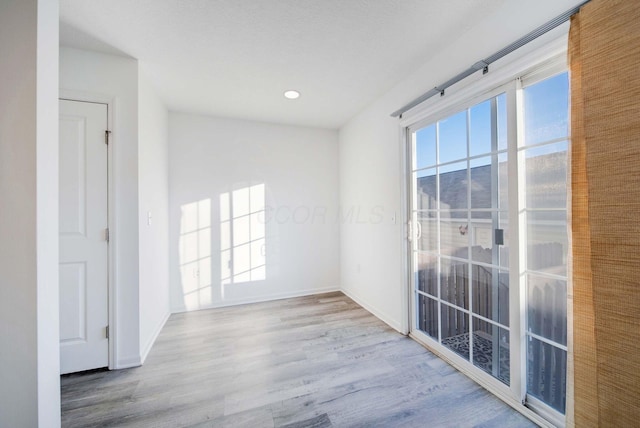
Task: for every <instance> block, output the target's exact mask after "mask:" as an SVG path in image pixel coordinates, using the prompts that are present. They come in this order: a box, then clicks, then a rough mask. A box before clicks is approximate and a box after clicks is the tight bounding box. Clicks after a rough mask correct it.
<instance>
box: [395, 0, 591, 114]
mask: <svg viewBox="0 0 640 428" xmlns="http://www.w3.org/2000/svg"><path fill="white" fill-rule="evenodd" d="M589 1H590V0H586V1H585V2H583V3H580V4H579V5H578V6H576V7H574V8H572V9H569V10H568V11H566V12H564V13H563V14H561V15H558V16H556V17H555V18H553V19H552V20H551V21H549V22H547V23H546V24H543V25H541V26H540V27H538V28H536V29H535V30H533V31H532V32H530V33H528V34H527V35H525V36H523V37H521V38H519V39H518V40H516V41H515V42H513V43H511V44H510V45H509V46H506V47H504V48H502V49H500V50H499V51H498V52H496V53H494V54H493V55H491V56H489V57H487V58H485V59H483V60H481V61H478V62H476V63H475V64H473V65H472V66H471V67H469V68H468V69H466V70H465V71H463V72H462V73H460V74H458V75H456V76H455V77H452V78H451V79H449V80H447V81H446V82H444V83H442V84H441V85H438V86H436V87H435V88H433V89H431V90H429V91H428V92H426V93H424V94H422V95H420V96H419V97H418V98H416V99H415V100H413V101H411V102H410V103H409V104H407V105H405V106H403V107H402V108H400V109H398V110H396V111H394V112H393V113H391V117H399V116H402V114H403V113H404V112H406V111H408V110H410V109H412V108H413V107H415V106H417V105H418V104H420V103H421V102H423V101H426V100H428V99H429V98H431V97H433V96H434V95H437V94H440V95H444V90H445V89H447V88H448V87H449V86H451V85H454V84H456V83H458V82H459V81H461V80H462V79H464V78H466V77H469V76H471V75H472V74H473V73H475V72H476V71H478V70H482V73H483V74H487V73H488V72H489V64H491V63H493V62H495V61H497V60H499V59H500V58H502V57H504V56H506V55H508V54H510V53H511V52H513V51H515V50H516V49H518V48H521V47H522V46H524V45H526V44H527V43H529V42H531V41H532V40H534V39H537V38H538V37H540V36H542V35H543V34H545V33H547V32H549V31H551V30H553V29H554V28H556V27H558V26H560V25H561V24H564V23H565V22H567V21H568V20H569V18H571V16H572V15H574V14H575V13H577V12H579V11H580V8H581V7H582V6H584V5H585V4H587V3H589Z"/></svg>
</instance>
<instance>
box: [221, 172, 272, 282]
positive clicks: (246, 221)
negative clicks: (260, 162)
mask: <svg viewBox="0 0 640 428" xmlns="http://www.w3.org/2000/svg"><path fill="white" fill-rule="evenodd" d="M265 252H266V247H265V185H264V184H257V185H255V186H250V187H243V188H241V189H238V190H234V191H233V192H228V193H223V194H221V195H220V280H221V283H222V285H223V287H224V285H228V284H234V283H241V282H252V281H261V280H264V279H266V277H267V271H266V254H265ZM223 293H224V288H223Z"/></svg>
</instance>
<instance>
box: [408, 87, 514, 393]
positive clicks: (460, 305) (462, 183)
mask: <svg viewBox="0 0 640 428" xmlns="http://www.w3.org/2000/svg"><path fill="white" fill-rule="evenodd" d="M499 100H502V101H499ZM499 102H502V103H504V102H505V96H504V94H501V95H499V96H497V97H493V98H490V99H488V100H485V101H483V102H481V103H479V104H477V105H475V106H472V107H471V108H469V109H466V110H464V111H461V112H459V113H456V114H454V115H452V116H449V117H447V118H444V119H442V120H440V121H437V122H436V123H434V124H431V125H429V126H427V127H424V128H421V129H418V130H416V131H415V132H413V134H412V142H413V147H412V153H413V154H414V160H413V162H412V165H413V170H412V177H414V178H413V180H412V182H413V192H412V201H413V205H412V210H413V213H412V214H413V216H412V218H413V219H414V224H415V227H416V229H417V230H416V231H415V238H414V240H413V245H412V251H413V253H414V257H413V260H414V272H415V274H414V278H415V280H414V286H415V290H414V293H415V295H416V299H414V301H415V305H416V307H415V314H416V326H417V329H418V330H420V331H422V332H424V333H425V334H426V335H427V336H429V337H431V338H432V339H433V340H436V341H438V343H439V344H440V345H442V346H444V347H446V348H448V349H449V350H451V351H453V352H454V353H456V354H457V355H459V356H460V357H462V358H464V359H465V360H467V361H468V362H469V364H471V365H474V366H476V367H477V368H478V369H480V370H482V371H484V372H485V373H488V374H490V375H491V376H493V377H495V378H496V379H498V380H500V381H501V382H503V383H505V384H509V355H510V352H509V346H510V341H509V337H508V336H509V281H508V279H509V275H508V270H505V268H506V267H507V266H508V257H507V256H506V254H507V252H508V247H507V246H506V242H505V236H506V231H507V223H508V214H507V154H506V145H505V147H503V148H501V146H500V143H499V141H498V140H499V132H498V129H499V127H500V126H501V124H502V126H503V128H504V124H505V123H506V109H505V108H502V109H499V108H498V107H499ZM501 115H502V116H505V117H500V116H501ZM502 132H503V133H504V132H506V128H504V129H503V130H502Z"/></svg>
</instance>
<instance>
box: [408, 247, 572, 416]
mask: <svg viewBox="0 0 640 428" xmlns="http://www.w3.org/2000/svg"><path fill="white" fill-rule="evenodd" d="M558 246H559V244H545V245H534V246H532V247H530V248H529V254H530V255H532V254H534V255H535V257H533V259H535V260H536V265H535V268H536V269H539V270H544V269H545V268H547V267H549V266H545V265H546V264H547V263H549V264H550V263H557V260H558V251H562V248H561V247H558ZM492 271H495V272H497V270H496V269H493V270H492V269H491V268H486V267H484V266H479V265H475V264H472V265H471V272H469V264H468V263H465V262H456V263H452V264H451V265H450V266H449V269H448V271H447V272H444V273H443V274H442V275H441V276H440V284H441V295H440V297H441V298H442V299H443V300H445V301H447V302H449V303H452V304H454V305H456V306H459V307H461V308H464V309H469V301H470V300H471V301H472V302H471V304H472V312H473V313H474V314H478V315H481V316H483V317H485V318H489V319H492V320H495V321H498V322H500V323H502V324H508V317H509V285H508V278H507V276H506V275H505V274H502V275H499V278H497V280H496V281H495V282H494V278H493V272H492ZM416 279H417V285H418V289H419V290H421V291H424V292H427V293H429V294H431V295H436V294H437V283H438V282H437V269H436V268H435V267H425V268H423V269H420V270H419V271H418V277H417V278H416ZM470 287H471V290H472V292H473V298H472V299H469V297H470V296H469V295H468V293H469V289H470ZM528 290H529V295H528V301H527V302H528V307H527V310H528V314H527V316H528V322H529V326H531V327H532V330H531V331H532V332H533V333H535V334H537V335H539V336H542V337H545V338H547V339H550V340H552V341H554V342H556V343H560V344H563V345H565V344H566V343H567V305H566V298H567V294H566V282H565V281H561V280H554V279H549V278H544V277H541V276H532V277H530V279H529V284H528ZM469 322H470V320H469V317H468V316H467V315H466V314H465V313H464V312H462V311H459V310H455V309H454V308H451V307H449V306H446V305H442V314H441V325H440V326H441V337H442V338H443V339H445V338H453V337H456V336H461V337H462V336H464V335H466V340H468V334H469V331H470V330H472V331H473V332H474V333H475V334H477V333H478V332H481V333H483V334H484V337H493V340H494V341H496V340H498V335H497V332H496V331H494V330H497V329H496V328H495V327H494V326H493V325H492V324H490V323H488V322H486V321H482V320H480V319H477V318H475V319H474V324H473V328H471V326H470V325H469ZM418 328H419V329H420V330H422V331H424V332H425V333H427V334H429V335H430V336H431V337H434V338H436V340H437V338H438V306H437V301H435V300H433V299H430V298H428V297H424V296H421V295H420V298H419V302H418ZM496 346H497V343H496ZM494 349H496V350H497V347H494ZM466 352H467V354H466V356H467V358H468V345H467V351H466ZM458 353H461V352H458ZM463 355H464V354H463ZM527 359H528V364H527V385H528V392H529V393H530V394H532V395H533V396H535V397H537V398H539V399H541V400H542V401H544V402H545V403H547V404H549V405H550V406H552V407H553V408H555V409H557V410H559V411H561V412H564V410H565V405H566V399H565V390H566V367H567V356H566V351H564V350H562V349H560V348H558V347H555V346H553V345H550V344H547V343H545V342H542V341H539V340H537V339H534V338H529V339H528V346H527Z"/></svg>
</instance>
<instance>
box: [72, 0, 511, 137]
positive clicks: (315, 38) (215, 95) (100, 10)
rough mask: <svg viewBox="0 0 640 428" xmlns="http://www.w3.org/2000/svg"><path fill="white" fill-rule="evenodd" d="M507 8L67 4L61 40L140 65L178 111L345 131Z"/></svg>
mask: <svg viewBox="0 0 640 428" xmlns="http://www.w3.org/2000/svg"><path fill="white" fill-rule="evenodd" d="M505 1H506V0H447V1H443V0H61V1H60V21H61V22H60V43H61V44H62V45H66V46H72V47H78V48H85V49H91V50H97V51H103V52H107V53H116V54H121V55H127V56H130V57H133V58H137V59H138V60H139V61H140V67H141V69H142V70H143V72H144V73H145V74H146V75H147V76H148V77H149V78H150V79H151V81H152V83H153V84H154V86H155V87H156V89H157V90H158V92H159V94H160V96H161V97H162V99H163V100H164V101H165V103H166V104H167V107H168V108H169V109H170V110H173V111H183V112H191V113H201V114H207V115H214V116H223V117H235V118H242V119H250V120H258V121H266V122H275V123H287V124H296V125H305V126H317V127H324V128H338V127H340V126H341V125H343V124H344V123H345V122H346V121H348V120H349V119H350V118H351V117H352V116H354V115H355V114H357V113H358V112H359V111H360V110H361V109H363V108H364V107H365V106H366V105H367V104H368V103H370V102H372V101H373V100H375V99H376V98H377V97H379V96H380V95H381V94H383V93H385V92H386V91H387V90H389V89H390V88H391V87H393V86H394V85H395V84H397V83H398V82H399V81H401V80H402V79H403V78H404V77H405V76H407V75H408V74H410V73H411V72H412V71H414V70H415V69H416V68H417V67H418V66H419V65H421V64H423V63H425V62H426V61H427V60H428V59H429V57H430V56H431V55H433V54H434V53H435V52H437V51H438V50H439V49H442V48H443V47H445V46H446V45H448V44H450V43H451V42H452V41H453V40H455V38H456V37H458V36H460V35H462V34H463V33H464V32H465V31H467V30H469V29H470V28H472V26H473V25H474V23H476V22H478V21H479V20H481V19H482V18H483V17H486V16H487V15H489V14H491V13H493V12H495V11H496V9H497V8H499V7H500V6H501V5H502V4H503V3H505ZM472 60H476V58H472V59H470V61H472ZM287 89H297V90H298V91H300V92H301V93H302V96H301V97H300V98H299V99H297V100H295V101H291V100H287V99H285V98H284V97H283V95H282V94H283V92H284V91H285V90H287Z"/></svg>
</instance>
